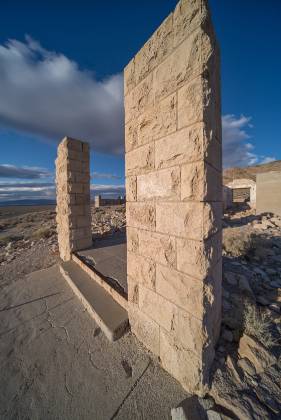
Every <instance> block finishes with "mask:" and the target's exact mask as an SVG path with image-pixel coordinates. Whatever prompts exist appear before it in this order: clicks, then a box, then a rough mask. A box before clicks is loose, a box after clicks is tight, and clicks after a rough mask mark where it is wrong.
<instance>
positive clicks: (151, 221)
mask: <svg viewBox="0 0 281 420" xmlns="http://www.w3.org/2000/svg"><path fill="white" fill-rule="evenodd" d="M126 219H127V225H128V226H129V227H135V228H140V229H148V230H155V206H154V205H152V204H150V203H127V206H126Z"/></svg>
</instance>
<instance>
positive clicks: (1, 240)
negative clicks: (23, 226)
mask: <svg viewBox="0 0 281 420" xmlns="http://www.w3.org/2000/svg"><path fill="white" fill-rule="evenodd" d="M21 239H23V236H22V235H3V236H1V237H0V246H6V245H8V243H9V242H16V241H20V240H21Z"/></svg>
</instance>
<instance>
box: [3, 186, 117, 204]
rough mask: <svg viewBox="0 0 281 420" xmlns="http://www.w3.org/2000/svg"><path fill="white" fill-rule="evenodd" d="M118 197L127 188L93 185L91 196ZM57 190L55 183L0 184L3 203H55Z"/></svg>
mask: <svg viewBox="0 0 281 420" xmlns="http://www.w3.org/2000/svg"><path fill="white" fill-rule="evenodd" d="M99 194H100V195H102V196H110V197H117V196H119V195H124V194H125V186H124V185H123V184H121V185H103V184H91V196H92V198H93V197H94V196H95V195H99ZM55 199H56V188H55V184H53V183H47V182H46V183H43V182H42V183H31V182H30V183H29V182H26V183H16V182H14V183H12V182H9V183H8V182H7V183H0V204H1V202H9V201H15V200H16V201H22V200H49V201H55Z"/></svg>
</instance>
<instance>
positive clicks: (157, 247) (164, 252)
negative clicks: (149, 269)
mask: <svg viewBox="0 0 281 420" xmlns="http://www.w3.org/2000/svg"><path fill="white" fill-rule="evenodd" d="M127 247H128V249H129V250H130V251H132V252H135V253H138V254H140V255H142V256H144V257H149V258H152V259H153V260H154V261H156V262H158V263H160V264H163V265H166V266H168V267H175V265H176V239H175V238H174V237H173V236H168V235H162V234H159V233H156V232H149V231H146V230H138V229H132V228H129V229H128V231H127Z"/></svg>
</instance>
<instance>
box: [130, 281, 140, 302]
mask: <svg viewBox="0 0 281 420" xmlns="http://www.w3.org/2000/svg"><path fill="white" fill-rule="evenodd" d="M128 301H129V302H131V303H133V304H134V305H137V306H138V304H139V284H138V283H136V282H135V281H134V280H133V278H131V277H128Z"/></svg>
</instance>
